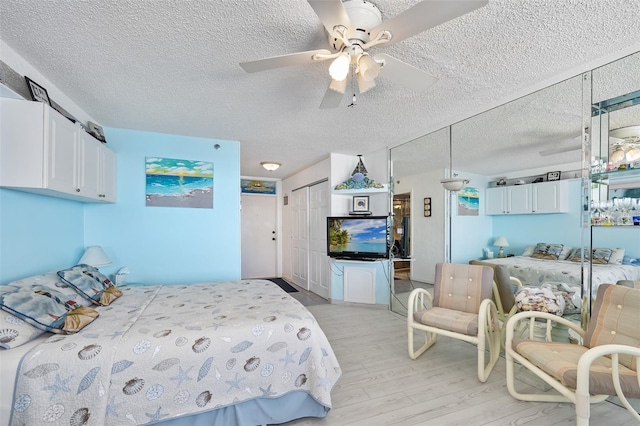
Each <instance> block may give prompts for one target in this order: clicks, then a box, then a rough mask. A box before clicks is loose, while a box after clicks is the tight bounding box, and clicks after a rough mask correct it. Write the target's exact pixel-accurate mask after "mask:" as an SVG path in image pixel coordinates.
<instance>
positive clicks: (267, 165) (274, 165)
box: [260, 161, 282, 172]
mask: <svg viewBox="0 0 640 426" xmlns="http://www.w3.org/2000/svg"><path fill="white" fill-rule="evenodd" d="M260 165H261V166H262V167H264V168H265V169H267V170H269V171H270V172H273V171H275V170H278V167H280V166H281V165H282V164H280V163H275V162H273V161H263V162H262V163H260Z"/></svg>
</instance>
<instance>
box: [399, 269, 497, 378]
mask: <svg viewBox="0 0 640 426" xmlns="http://www.w3.org/2000/svg"><path fill="white" fill-rule="evenodd" d="M492 294H493V269H491V268H490V267H488V266H479V265H463V264H453V263H438V264H437V265H436V275H435V283H434V294H433V296H431V294H430V293H429V292H428V291H427V290H425V289H422V288H417V289H415V290H413V291H412V292H411V294H410V295H409V305H408V314H407V331H408V344H409V356H410V357H411V358H412V359H416V358H417V357H419V356H420V355H421V354H423V353H424V352H425V351H426V350H427V349H429V348H430V347H431V346H432V345H433V344H434V343H435V342H436V341H437V338H438V335H443V336H447V337H452V338H454V339H459V340H463V341H465V342H469V343H473V344H475V345H476V346H477V349H478V379H479V380H480V381H481V382H485V381H486V380H487V378H488V377H489V374H490V373H491V370H492V369H493V367H494V365H495V364H496V362H497V361H498V356H499V355H500V327H499V325H498V315H497V310H496V305H495V304H494V303H493V301H492V300H491V296H492ZM414 331H422V332H423V333H424V344H423V345H422V346H420V347H419V348H418V349H415V346H414ZM487 348H488V349H489V361H488V362H487V363H485V352H486V349H487Z"/></svg>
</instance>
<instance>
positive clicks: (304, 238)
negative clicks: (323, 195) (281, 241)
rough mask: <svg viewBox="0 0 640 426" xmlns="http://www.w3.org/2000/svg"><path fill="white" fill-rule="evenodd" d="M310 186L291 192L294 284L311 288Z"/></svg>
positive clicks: (307, 288) (306, 288)
mask: <svg viewBox="0 0 640 426" xmlns="http://www.w3.org/2000/svg"><path fill="white" fill-rule="evenodd" d="M308 194H309V188H308V187H304V188H300V189H297V190H295V191H293V192H292V193H291V199H292V201H291V202H292V204H293V215H292V218H293V220H292V221H291V226H292V229H291V256H292V259H291V266H292V278H293V282H294V284H297V285H298V286H300V287H302V288H304V289H305V290H309V280H308V268H309V231H308V226H307V224H308V222H309V221H308V215H309V208H308V199H309V195H308Z"/></svg>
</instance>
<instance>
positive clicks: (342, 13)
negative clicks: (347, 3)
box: [307, 0, 353, 34]
mask: <svg viewBox="0 0 640 426" xmlns="http://www.w3.org/2000/svg"><path fill="white" fill-rule="evenodd" d="M307 1H308V2H309V5H311V7H312V8H313V11H314V12H316V15H318V18H320V22H322V25H324V27H325V29H326V30H327V32H328V33H329V34H333V33H334V32H333V27H335V26H336V25H342V26H344V27H346V28H347V30H348V34H351V33H352V31H353V28H352V27H353V26H352V25H351V20H350V19H349V15H347V11H346V10H345V8H344V6H343V5H342V0H307Z"/></svg>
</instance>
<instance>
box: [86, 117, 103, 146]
mask: <svg viewBox="0 0 640 426" xmlns="http://www.w3.org/2000/svg"><path fill="white" fill-rule="evenodd" d="M87 124H88V125H89V134H91V135H93V137H94V138H96V139H98V140H99V141H100V142H102V143H107V140H106V139H105V138H104V132H103V131H102V127H100V126H98V125H97V124H96V123H93V122H91V121H89V122H88V123H87Z"/></svg>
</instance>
